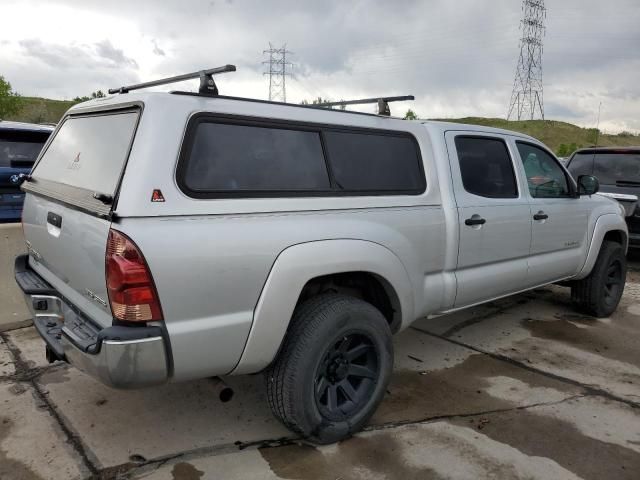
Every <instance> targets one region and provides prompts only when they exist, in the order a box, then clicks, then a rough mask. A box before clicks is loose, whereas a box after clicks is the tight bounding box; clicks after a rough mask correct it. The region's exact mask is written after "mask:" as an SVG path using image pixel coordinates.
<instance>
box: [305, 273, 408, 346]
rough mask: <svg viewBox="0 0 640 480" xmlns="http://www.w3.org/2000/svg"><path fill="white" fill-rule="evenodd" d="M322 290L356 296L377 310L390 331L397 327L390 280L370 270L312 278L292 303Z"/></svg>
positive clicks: (397, 312) (397, 304)
mask: <svg viewBox="0 0 640 480" xmlns="http://www.w3.org/2000/svg"><path fill="white" fill-rule="evenodd" d="M326 292H333V293H342V294H344V295H351V296H352V297H356V298H360V299H362V300H364V301H365V302H368V303H370V304H372V305H373V306H374V307H376V308H377V309H378V310H380V312H381V313H382V315H383V316H384V317H385V318H386V319H387V322H389V326H390V327H391V331H392V332H393V333H395V332H396V331H397V330H398V328H399V327H400V324H401V322H402V316H401V309H400V300H399V299H398V295H397V294H396V292H395V290H394V288H393V287H392V286H391V284H390V283H389V282H387V281H386V280H385V279H384V278H382V277H380V276H379V275H376V274H374V273H370V272H343V273H333V274H331V275H323V276H321V277H316V278H312V279H311V280H309V281H308V282H307V283H306V284H305V286H304V287H303V288H302V291H301V292H300V296H299V297H298V303H297V304H296V307H297V306H298V305H300V304H301V303H302V302H304V301H305V300H308V299H309V298H311V297H314V296H316V295H320V294H322V293H326Z"/></svg>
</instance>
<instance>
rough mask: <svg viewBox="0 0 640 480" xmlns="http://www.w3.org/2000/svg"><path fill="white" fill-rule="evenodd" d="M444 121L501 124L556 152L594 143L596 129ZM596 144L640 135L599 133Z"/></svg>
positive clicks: (472, 120) (639, 139)
mask: <svg viewBox="0 0 640 480" xmlns="http://www.w3.org/2000/svg"><path fill="white" fill-rule="evenodd" d="M441 120H444V121H447V122H455V123H469V124H474V125H484V126H487V127H496V128H504V129H507V130H514V131H516V132H521V133H525V134H527V135H530V136H532V137H534V138H537V139H538V140H540V141H541V142H543V143H544V144H546V145H547V146H549V147H550V148H551V149H552V150H553V151H554V152H556V153H557V154H558V155H560V156H567V155H569V154H571V153H572V152H573V151H574V150H575V149H576V148H580V147H589V146H592V145H595V143H596V136H597V133H598V131H597V130H596V129H595V128H582V127H578V126H577V125H572V124H571V123H566V122H560V121H557V120H522V121H515V120H503V119H501V118H482V117H466V118H445V119H441ZM598 145H599V146H603V147H606V146H620V147H624V146H631V145H640V135H633V134H631V133H627V132H623V133H620V134H617V135H606V134H603V133H600V135H599V138H598Z"/></svg>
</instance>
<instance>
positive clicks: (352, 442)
mask: <svg viewBox="0 0 640 480" xmlns="http://www.w3.org/2000/svg"><path fill="white" fill-rule="evenodd" d="M8 281H12V279H11V278H2V279H1V280H0V283H1V282H8ZM3 288H5V289H6V286H4V287H3ZM1 289H2V288H0V290H1ZM2 308H5V307H4V306H0V309H2ZM11 308H13V307H11ZM17 320H24V319H17ZM18 325H20V324H18ZM395 350H396V354H395V358H396V364H395V365H396V366H395V372H394V376H393V379H392V382H391V384H390V386H389V389H388V392H387V395H386V397H385V400H384V402H383V404H382V405H381V407H380V409H379V410H378V412H377V413H376V414H375V416H374V417H373V419H372V420H371V422H370V424H369V426H368V427H367V429H366V431H364V432H362V433H360V434H358V435H356V436H355V437H353V438H351V439H349V440H346V441H344V442H341V443H339V444H336V445H330V446H324V447H317V446H312V445H306V444H304V443H302V442H300V441H299V440H298V439H296V438H294V437H293V436H292V435H291V433H290V432H288V431H287V430H286V429H285V428H284V427H282V426H281V425H280V424H279V423H278V422H277V421H276V420H275V419H274V418H273V417H272V416H271V413H270V412H269V409H268V406H267V403H266V399H265V392H264V389H263V385H262V377H261V376H259V375H257V376H250V377H231V378H228V379H227V381H228V383H229V384H230V385H231V386H233V387H234V389H235V391H236V395H235V397H234V399H233V400H232V401H231V402H229V403H225V404H223V403H220V402H219V401H218V400H217V399H216V398H215V394H214V388H213V384H212V383H211V382H210V381H209V380H201V381H195V382H189V383H184V384H169V385H165V386H162V387H158V388H152V389H147V390H138V391H117V390H111V389H109V388H107V387H104V386H102V385H100V384H98V383H96V382H95V381H94V380H92V379H91V378H89V377H88V376H86V375H84V374H82V373H80V372H78V371H77V370H75V369H73V368H69V367H67V366H66V365H65V364H61V363H55V364H53V365H48V364H47V362H46V360H45V358H44V345H43V343H42V341H41V340H40V339H39V338H38V336H37V334H36V333H35V331H34V330H33V328H31V327H23V328H14V329H9V330H7V331H4V332H2V333H0V405H1V408H0V479H3V480H5V479H69V478H88V477H95V478H136V479H142V478H147V479H171V480H192V479H225V478H230V479H245V478H252V479H278V478H282V479H331V480H335V479H342V480H347V479H378V478H380V479H383V478H387V479H395V478H398V479H403V480H409V479H418V478H419V479H429V478H434V479H441V478H442V479H444V478H456V479H457V478H459V479H467V478H500V479H505V478H514V479H525V478H526V479H538V478H545V479H547V478H548V479H564V478H567V479H571V478H584V479H603V478H607V479H618V478H619V479H638V478H640V473H639V472H640V262H638V261H637V260H633V261H632V262H631V265H630V272H629V276H628V283H627V286H626V289H625V294H624V297H623V300H622V302H621V304H620V307H619V308H618V311H617V312H616V313H615V314H614V315H613V316H612V317H611V318H607V319H594V318H591V317H586V316H583V315H581V314H579V313H576V312H575V311H574V309H573V308H572V306H571V302H570V297H569V290H568V289H566V288H562V287H557V286H552V287H545V288H542V289H538V290H536V291H533V292H528V293H525V294H522V295H518V296H514V297H510V298H507V299H504V300H501V301H497V302H493V303H491V304H487V305H484V306H481V307H476V308H472V309H469V310H467V311H464V312H460V313H457V314H455V315H450V316H446V317H440V318H437V319H431V320H427V319H422V320H419V321H418V322H416V323H415V324H414V325H413V327H411V328H409V329H408V330H406V331H404V332H403V333H401V334H400V335H398V336H397V337H396V339H395Z"/></svg>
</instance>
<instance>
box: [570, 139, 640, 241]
mask: <svg viewBox="0 0 640 480" xmlns="http://www.w3.org/2000/svg"><path fill="white" fill-rule="evenodd" d="M567 168H568V169H569V172H571V174H572V175H573V177H574V178H578V177H579V176H580V175H594V176H595V177H597V178H598V181H599V182H600V193H601V194H604V195H606V196H610V197H612V198H615V199H616V200H618V201H619V202H620V203H621V204H622V205H623V206H624V207H625V209H626V211H627V217H626V219H627V225H628V226H629V246H630V247H640V209H639V208H638V205H637V198H634V197H637V196H640V146H638V147H598V148H583V149H581V150H576V152H575V153H574V154H573V155H572V156H571V158H570V159H569V162H568V165H567ZM607 194H609V195H607Z"/></svg>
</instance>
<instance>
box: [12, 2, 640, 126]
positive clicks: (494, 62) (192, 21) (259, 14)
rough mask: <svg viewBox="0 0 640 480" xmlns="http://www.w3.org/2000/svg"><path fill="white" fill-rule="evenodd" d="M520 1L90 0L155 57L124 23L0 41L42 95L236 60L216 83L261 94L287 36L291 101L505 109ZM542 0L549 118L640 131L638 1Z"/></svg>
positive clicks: (453, 110) (86, 5)
mask: <svg viewBox="0 0 640 480" xmlns="http://www.w3.org/2000/svg"><path fill="white" fill-rule="evenodd" d="M34 1H36V2H37V1H38V0H34ZM52 1H53V3H55V4H60V5H63V4H64V5H71V6H73V5H75V2H74V1H72V0H52ZM49 3H51V2H49ZM520 3H521V2H520V1H519V0H493V1H491V2H478V1H476V0H458V1H457V2H451V1H450V0H432V1H429V2H426V1H421V0H398V1H395V2H387V1H373V0H371V1H349V2H344V1H339V0H328V1H325V2H300V1H297V0H274V1H270V2H263V1H259V0H238V1H235V2H227V1H211V0H193V1H190V2H189V3H188V6H185V3H184V2H183V1H181V0H165V1H163V2H157V1H152V0H139V1H137V2H131V1H129V0H111V1H110V2H104V1H101V0H84V2H83V9H85V10H88V11H92V12H94V13H96V14H100V15H105V16H110V17H117V18H122V19H126V20H127V21H129V22H133V26H134V27H135V28H137V30H138V32H139V35H140V36H141V38H142V39H143V40H142V41H143V42H146V44H147V45H149V44H150V45H151V48H149V49H148V57H149V58H142V57H141V56H136V58H135V59H134V58H132V57H133V56H134V55H133V54H132V53H131V52H130V51H128V48H125V47H126V46H127V43H126V42H125V41H122V40H119V38H118V32H114V34H113V37H110V39H109V40H104V41H101V42H98V43H96V44H93V43H91V42H87V41H85V43H80V42H82V41H83V39H78V43H77V44H71V45H56V44H52V43H48V42H46V41H44V40H43V39H42V40H34V39H33V38H22V39H19V38H18V39H4V38H3V37H2V33H1V32H0V41H6V40H12V41H20V45H21V46H22V48H23V50H24V58H23V63H22V64H20V65H17V64H10V63H8V62H7V61H6V60H4V59H3V57H2V52H1V51H0V65H2V69H3V72H0V73H3V74H5V76H7V77H8V78H10V80H11V81H12V83H13V84H15V85H16V86H17V88H20V89H22V90H23V91H26V92H28V91H31V90H35V85H34V80H33V76H32V75H31V71H32V70H33V69H37V70H38V71H43V72H45V71H51V70H55V72H52V73H50V74H49V75H50V78H51V81H50V83H49V87H48V88H47V89H46V90H45V91H47V92H49V91H54V90H55V91H64V92H65V96H67V97H69V96H75V95H76V94H78V90H80V88H81V87H82V89H83V91H86V90H87V88H86V85H88V83H89V82H90V81H92V80H91V79H93V78H95V77H96V73H99V74H100V78H101V79H102V81H101V83H100V84H99V85H96V87H95V88H90V89H88V90H89V91H92V90H95V89H96V88H98V87H99V86H104V82H106V81H107V80H108V79H109V78H117V79H119V80H118V81H117V82H116V83H120V82H122V81H123V80H125V79H130V78H135V77H137V76H139V75H140V71H141V70H144V72H145V76H148V75H152V76H162V75H173V74H177V73H182V72H186V71H192V70H198V69H200V68H204V67H209V66H216V65H220V64H225V63H234V64H236V65H237V66H238V72H237V73H235V74H231V75H225V76H221V77H220V84H221V87H222V86H223V87H224V90H223V91H226V92H232V93H234V94H241V95H242V94H244V95H247V96H255V97H259V98H265V97H266V94H267V88H266V79H265V78H264V77H263V75H262V72H263V65H262V64H261V62H262V61H263V60H264V57H263V55H262V51H263V50H264V49H265V48H268V43H269V42H270V41H271V42H273V43H274V44H275V45H278V46H279V45H282V44H284V43H285V42H286V43H287V46H288V48H289V49H290V50H292V51H293V52H294V54H293V55H292V56H291V61H293V62H294V63H295V67H294V69H293V70H292V72H293V73H294V77H293V78H291V79H288V87H289V98H290V100H292V101H300V100H301V99H302V98H311V97H315V96H322V97H330V98H334V99H335V98H346V97H347V96H354V95H379V94H407V93H412V94H414V95H416V98H417V100H416V102H415V103H414V104H413V105H410V104H406V106H402V107H401V108H405V107H406V108H408V107H409V106H411V107H412V108H413V109H414V110H416V111H417V112H418V113H419V114H420V115H421V116H424V117H449V116H451V117H453V116H471V115H473V116H504V115H505V114H506V111H507V107H508V102H509V98H510V94H511V87H512V82H513V75H514V72H515V66H516V60H517V55H518V41H519V38H520V36H521V31H520V30H519V28H518V27H519V21H520V16H521V14H522V13H521V8H520ZM545 3H546V5H547V9H548V10H547V21H546V22H547V23H546V24H547V31H546V36H545V40H544V41H545V50H544V59H543V64H544V79H545V95H544V96H545V101H546V106H547V116H548V117H549V116H553V117H557V118H558V119H560V120H567V121H571V122H574V123H578V124H581V125H587V126H592V124H593V119H594V118H595V115H594V111H597V108H598V104H599V102H602V103H603V108H602V120H601V123H602V125H604V126H606V125H610V128H620V129H638V128H640V125H639V123H640V120H638V119H639V118H640V82H639V81H638V79H639V78H638V72H639V71H640V51H639V50H638V48H637V47H638V45H640V29H638V28H637V25H638V24H639V23H640V4H639V3H638V2H637V0H611V1H609V2H604V3H603V2H601V1H600V0H547V1H546V2H545ZM19 21H24V22H25V23H26V22H28V21H29V19H19ZM47 67H48V68H49V70H47ZM65 71H66V72H67V75H64V72H65ZM69 72H73V78H70V75H68V73H69ZM10 73H11V75H9V74H10ZM58 76H60V77H65V78H66V79H67V80H66V82H65V83H64V84H63V85H54V84H53V81H54V79H55V78H58ZM38 88H43V87H42V86H40V87H38ZM38 91H41V90H38Z"/></svg>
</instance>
